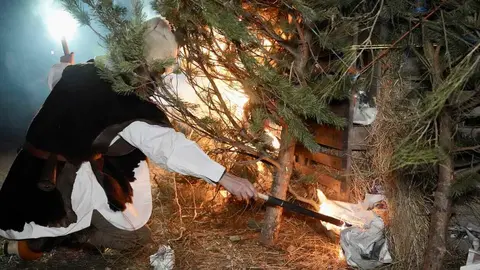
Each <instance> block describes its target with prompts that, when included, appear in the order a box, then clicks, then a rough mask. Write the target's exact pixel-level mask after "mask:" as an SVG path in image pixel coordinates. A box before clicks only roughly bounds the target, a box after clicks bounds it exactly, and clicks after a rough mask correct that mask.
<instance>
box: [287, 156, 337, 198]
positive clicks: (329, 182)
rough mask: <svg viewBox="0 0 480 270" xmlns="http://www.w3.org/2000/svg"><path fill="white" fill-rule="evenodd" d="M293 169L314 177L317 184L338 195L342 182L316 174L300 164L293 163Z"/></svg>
mask: <svg viewBox="0 0 480 270" xmlns="http://www.w3.org/2000/svg"><path fill="white" fill-rule="evenodd" d="M295 169H297V170H298V171H299V172H301V173H302V174H305V175H314V176H315V178H316V180H317V181H318V183H319V184H321V185H324V186H326V187H328V188H330V189H332V190H334V191H335V192H338V193H340V189H341V186H342V181H341V180H338V179H335V178H333V177H331V176H329V175H326V174H321V173H318V172H316V171H315V170H314V169H312V168H311V167H308V166H303V165H301V164H298V163H295Z"/></svg>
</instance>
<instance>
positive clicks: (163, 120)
mask: <svg viewBox="0 0 480 270" xmlns="http://www.w3.org/2000/svg"><path fill="white" fill-rule="evenodd" d="M98 72H99V71H98V69H97V68H96V67H95V65H94V64H93V63H89V64H81V65H73V66H69V67H67V68H65V70H64V71H63V75H62V78H61V79H60V81H59V82H58V83H57V84H56V85H55V87H54V89H53V90H52V92H51V94H50V95H49V96H48V98H47V99H46V101H45V103H44V105H43V107H42V109H41V110H40V111H39V113H38V114H37V116H36V117H35V119H34V120H33V122H32V123H31V125H30V127H29V129H28V132H27V137H26V140H27V141H28V142H29V143H31V144H32V145H34V146H35V147H37V148H39V149H42V150H44V151H48V152H52V153H57V154H60V155H63V156H65V157H66V158H67V159H68V160H69V161H71V162H72V163H74V164H75V163H78V162H84V161H87V160H89V159H90V158H91V157H92V155H93V154H94V152H95V151H96V150H95V149H92V144H93V142H94V140H95V138H96V137H97V136H98V135H99V134H100V133H101V132H102V131H104V130H105V129H106V128H107V127H110V126H113V125H119V124H122V123H131V122H133V121H135V120H139V119H144V120H147V121H151V122H154V123H157V124H158V125H162V126H171V125H170V122H169V121H168V119H167V117H166V115H165V114H164V113H163V112H162V111H161V110H160V109H159V108H158V107H157V106H156V105H155V104H153V103H151V102H148V101H146V100H142V99H140V98H139V97H138V96H136V95H134V94H131V95H120V94H117V93H115V92H114V91H113V90H112V88H111V84H110V83H109V82H107V81H104V80H102V79H101V78H100V76H99V75H98ZM127 125H128V124H126V125H125V126H123V128H124V127H126V126H127ZM123 128H122V127H120V128H119V129H120V130H118V132H119V131H121V130H122V129H123ZM118 132H117V133H118Z"/></svg>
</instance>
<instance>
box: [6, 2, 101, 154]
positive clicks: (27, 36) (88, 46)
mask: <svg viewBox="0 0 480 270" xmlns="http://www.w3.org/2000/svg"><path fill="white" fill-rule="evenodd" d="M54 8H58V5H57V6H56V7H55V2H54V1H53V0H2V5H1V8H0V82H1V83H0V151H2V152H4V151H9V150H11V149H14V148H17V147H18V146H19V145H21V143H22V142H23V138H24V135H25V132H26V130H27V128H28V125H29V123H30V121H31V120H32V118H33V116H34V115H35V113H36V112H37V111H38V110H39V108H40V107H41V105H42V103H43V101H44V100H45V98H46V97H47V95H48V93H49V89H48V87H47V75H48V72H49V69H50V67H51V66H52V65H53V64H55V63H58V61H59V57H60V56H61V55H62V54H63V51H62V47H61V42H60V40H54V38H53V37H51V35H50V33H49V32H48V28H47V25H46V22H45V21H46V20H45V18H46V16H48V15H49V12H51V11H52V10H53V9H54ZM69 47H70V50H71V51H73V52H75V61H76V62H84V61H87V60H88V59H90V58H93V57H94V56H95V55H100V54H103V53H104V50H103V48H102V47H101V46H100V45H99V44H98V38H97V37H96V36H95V35H94V34H93V33H92V32H91V30H90V29H88V28H86V27H79V28H78V29H77V31H76V34H75V37H74V38H73V39H72V40H71V41H69ZM52 52H53V54H52Z"/></svg>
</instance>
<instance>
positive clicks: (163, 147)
mask: <svg viewBox="0 0 480 270" xmlns="http://www.w3.org/2000/svg"><path fill="white" fill-rule="evenodd" d="M118 135H119V136H120V137H122V138H123V139H124V140H126V141H127V142H128V143H130V144H131V145H133V146H135V147H136V148H138V149H140V150H141V151H142V152H143V153H144V154H145V155H146V156H147V157H148V158H149V159H151V160H152V161H153V162H155V163H156V164H157V165H160V166H162V167H164V168H165V169H167V170H170V171H174V172H177V173H180V174H183V175H190V176H194V177H198V178H202V179H204V180H205V181H207V182H209V183H212V184H215V183H218V181H220V178H221V177H222V175H223V174H224V172H225V167H223V166H222V165H220V164H218V163H217V162H215V161H213V160H212V159H210V157H209V156H208V155H207V154H205V152H203V151H202V149H200V147H199V146H198V145H197V144H196V143H195V142H193V141H191V140H188V139H187V138H185V135H184V134H183V133H180V132H176V131H175V130H174V129H172V128H166V127H161V126H156V125H150V124H147V123H145V122H140V121H135V122H133V123H132V124H130V125H129V126H128V127H126V128H125V129H124V130H122V131H121V132H120V133H119V134H118Z"/></svg>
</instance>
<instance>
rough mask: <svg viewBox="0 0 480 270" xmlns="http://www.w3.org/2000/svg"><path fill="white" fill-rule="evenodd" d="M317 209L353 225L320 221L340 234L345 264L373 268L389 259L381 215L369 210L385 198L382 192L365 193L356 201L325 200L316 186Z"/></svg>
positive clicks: (390, 258) (387, 261) (389, 261)
mask: <svg viewBox="0 0 480 270" xmlns="http://www.w3.org/2000/svg"><path fill="white" fill-rule="evenodd" d="M317 196H318V198H319V200H320V203H321V205H320V211H319V212H320V213H322V214H324V215H327V216H331V217H335V218H337V219H341V220H343V221H345V222H347V223H349V224H351V225H352V226H351V227H349V228H344V227H342V228H340V227H338V226H335V225H332V224H330V223H327V222H322V224H323V225H324V226H325V227H326V228H327V229H328V230H332V231H333V232H335V233H336V234H339V235H340V245H341V247H342V250H343V252H344V255H345V259H346V261H347V263H348V265H350V266H353V267H358V268H360V269H373V268H375V267H378V266H381V265H383V264H387V263H391V262H392V257H391V255H390V252H389V251H388V243H387V240H386V238H385V235H384V228H385V224H384V222H383V219H382V218H381V217H379V216H378V215H377V214H376V213H375V212H374V211H372V210H370V209H373V208H374V207H376V206H377V205H378V204H379V203H381V202H384V201H385V200H386V198H385V196H384V195H382V194H365V199H364V200H363V202H359V203H356V204H353V203H346V202H340V201H333V200H328V199H327V197H326V196H325V194H323V192H322V191H321V190H317Z"/></svg>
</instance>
